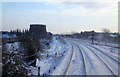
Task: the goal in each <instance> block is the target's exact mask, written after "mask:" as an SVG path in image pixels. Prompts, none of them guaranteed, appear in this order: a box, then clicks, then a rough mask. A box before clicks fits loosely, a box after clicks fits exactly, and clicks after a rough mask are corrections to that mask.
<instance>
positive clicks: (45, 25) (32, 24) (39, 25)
mask: <svg viewBox="0 0 120 77" xmlns="http://www.w3.org/2000/svg"><path fill="white" fill-rule="evenodd" d="M30 26H46V25H44V24H30Z"/></svg>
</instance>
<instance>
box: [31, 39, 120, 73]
mask: <svg viewBox="0 0 120 77" xmlns="http://www.w3.org/2000/svg"><path fill="white" fill-rule="evenodd" d="M63 41H64V42H65V43H63ZM119 51H120V49H117V48H114V47H110V46H104V45H92V44H91V43H90V42H89V41H84V40H81V39H72V38H62V39H60V38H59V39H57V38H56V37H54V38H53V41H52V43H51V46H50V49H48V50H46V51H45V52H44V53H42V54H41V55H42V58H41V59H37V61H36V67H31V71H32V75H38V72H39V71H38V67H40V72H39V73H40V75H43V74H47V75H118V67H119V66H120V61H119V60H118V59H119V58H120V57H119V54H118V52H119Z"/></svg>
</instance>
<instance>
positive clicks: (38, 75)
mask: <svg viewBox="0 0 120 77" xmlns="http://www.w3.org/2000/svg"><path fill="white" fill-rule="evenodd" d="M38 76H40V66H39V67H38Z"/></svg>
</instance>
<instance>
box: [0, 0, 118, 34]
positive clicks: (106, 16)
mask: <svg viewBox="0 0 120 77" xmlns="http://www.w3.org/2000/svg"><path fill="white" fill-rule="evenodd" d="M12 1H13V2H12ZM108 1H109V2H108ZM1 5H2V12H1V13H2V14H0V16H1V17H2V19H0V22H2V30H11V29H17V28H18V29H25V28H29V25H30V23H40V24H41V23H42V24H46V25H47V31H50V32H52V33H64V32H80V31H86V30H87V31H88V30H95V31H102V28H108V29H110V31H111V32H117V31H118V0H104V1H101V0H99V1H98V0H93V1H90V0H87V1H86V2H85V1H83V0H81V1H79V0H69V1H67V0H61V1H60V0H55V1H54V0H44V1H42V0H41V1H38V0H34V2H32V0H31V1H29V2H28V1H27V2H24V1H22V0H21V2H15V1H14V0H11V2H8V0H3V3H0V6H1Z"/></svg>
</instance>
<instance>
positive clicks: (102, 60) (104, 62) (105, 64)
mask: <svg viewBox="0 0 120 77" xmlns="http://www.w3.org/2000/svg"><path fill="white" fill-rule="evenodd" d="M85 47H86V48H88V49H89V50H91V51H92V52H93V53H94V54H95V55H96V56H97V57H98V58H99V59H100V60H101V62H103V63H104V65H105V66H106V67H107V68H108V69H109V70H110V71H111V73H112V74H113V76H114V77H117V76H116V75H115V74H114V72H113V71H112V70H111V69H110V67H109V66H108V65H107V64H106V63H105V61H104V60H103V59H102V58H101V57H100V56H99V55H98V54H97V53H95V52H94V51H93V50H92V49H90V48H89V47H87V46H85Z"/></svg>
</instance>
